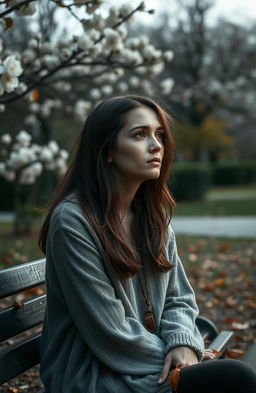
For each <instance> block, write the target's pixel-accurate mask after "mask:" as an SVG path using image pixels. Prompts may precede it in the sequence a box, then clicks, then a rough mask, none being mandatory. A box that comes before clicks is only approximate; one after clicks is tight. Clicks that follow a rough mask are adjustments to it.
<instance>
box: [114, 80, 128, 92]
mask: <svg viewBox="0 0 256 393" xmlns="http://www.w3.org/2000/svg"><path fill="white" fill-rule="evenodd" d="M116 88H117V90H118V91H119V92H120V93H126V92H127V90H128V88H129V86H128V84H127V83H126V82H122V81H121V82H118V83H117V86H116Z"/></svg>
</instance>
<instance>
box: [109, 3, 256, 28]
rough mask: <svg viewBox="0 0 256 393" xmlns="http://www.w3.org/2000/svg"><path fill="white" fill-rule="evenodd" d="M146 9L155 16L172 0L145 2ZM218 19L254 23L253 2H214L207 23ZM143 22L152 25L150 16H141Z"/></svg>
mask: <svg viewBox="0 0 256 393" xmlns="http://www.w3.org/2000/svg"><path fill="white" fill-rule="evenodd" d="M139 2H140V0H129V4H131V5H133V6H136V5H138V4H139ZM123 3H124V0H114V4H116V5H121V4H123ZM145 4H146V6H147V8H154V9H155V14H156V15H157V13H158V12H161V11H163V10H166V9H169V10H170V9H171V8H173V6H172V4H173V1H172V0H145ZM219 17H224V18H225V19H228V20H231V21H233V22H235V23H239V24H246V23H248V22H256V1H255V0H215V4H214V6H213V7H212V8H211V10H209V12H208V23H209V24H213V23H214V22H216V20H217V19H218V18H219ZM143 19H144V21H145V22H147V21H148V23H152V16H148V17H147V16H146V15H143Z"/></svg>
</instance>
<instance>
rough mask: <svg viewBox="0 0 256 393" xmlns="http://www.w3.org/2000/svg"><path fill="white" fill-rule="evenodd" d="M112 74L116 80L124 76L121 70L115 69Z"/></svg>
mask: <svg viewBox="0 0 256 393" xmlns="http://www.w3.org/2000/svg"><path fill="white" fill-rule="evenodd" d="M114 73H115V75H116V76H117V78H121V77H122V76H124V70H123V68H115V70H114Z"/></svg>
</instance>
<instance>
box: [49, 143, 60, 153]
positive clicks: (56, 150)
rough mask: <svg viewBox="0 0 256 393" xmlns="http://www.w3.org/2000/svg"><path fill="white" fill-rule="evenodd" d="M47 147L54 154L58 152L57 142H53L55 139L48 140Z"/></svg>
mask: <svg viewBox="0 0 256 393" xmlns="http://www.w3.org/2000/svg"><path fill="white" fill-rule="evenodd" d="M48 147H49V149H51V151H52V152H53V153H54V154H56V153H58V151H59V149H60V148H59V146H58V144H57V142H55V141H50V142H49V143H48Z"/></svg>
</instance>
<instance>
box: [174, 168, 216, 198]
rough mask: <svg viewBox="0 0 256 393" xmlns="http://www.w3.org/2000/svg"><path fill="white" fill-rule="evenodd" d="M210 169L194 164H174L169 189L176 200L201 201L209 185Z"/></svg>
mask: <svg viewBox="0 0 256 393" xmlns="http://www.w3.org/2000/svg"><path fill="white" fill-rule="evenodd" d="M211 173H212V171H211V168H210V167H209V166H208V165H207V164H201V163H196V162H182V163H176V164H175V165H174V167H173V170H172V174H171V177H170V180H169V188H170V190H171V192H172V194H173V196H174V198H175V199H176V200H193V199H203V198H204V196H205V193H206V192H207V190H208V188H209V186H210V185H211Z"/></svg>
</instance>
